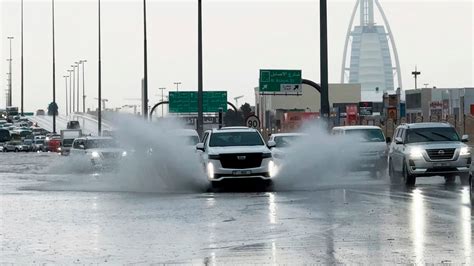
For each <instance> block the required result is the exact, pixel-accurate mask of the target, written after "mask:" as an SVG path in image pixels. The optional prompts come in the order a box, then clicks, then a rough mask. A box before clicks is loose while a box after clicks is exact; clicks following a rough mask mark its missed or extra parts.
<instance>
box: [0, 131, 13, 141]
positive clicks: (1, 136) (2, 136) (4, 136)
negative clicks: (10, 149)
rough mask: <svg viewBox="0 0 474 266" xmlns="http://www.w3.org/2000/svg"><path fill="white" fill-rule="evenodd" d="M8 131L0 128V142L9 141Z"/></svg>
mask: <svg viewBox="0 0 474 266" xmlns="http://www.w3.org/2000/svg"><path fill="white" fill-rule="evenodd" d="M10 139H11V136H10V131H9V130H8V129H4V128H0V143H5V142H7V141H10Z"/></svg>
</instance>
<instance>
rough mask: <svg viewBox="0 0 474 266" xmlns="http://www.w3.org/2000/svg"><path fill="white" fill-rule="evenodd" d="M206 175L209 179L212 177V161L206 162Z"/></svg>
mask: <svg viewBox="0 0 474 266" xmlns="http://www.w3.org/2000/svg"><path fill="white" fill-rule="evenodd" d="M207 176H208V177H209V178H210V179H212V178H214V165H213V164H212V163H208V164H207Z"/></svg>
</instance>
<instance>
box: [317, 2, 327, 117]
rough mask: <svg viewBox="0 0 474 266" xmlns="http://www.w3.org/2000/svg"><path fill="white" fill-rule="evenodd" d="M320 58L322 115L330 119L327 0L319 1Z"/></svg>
mask: <svg viewBox="0 0 474 266" xmlns="http://www.w3.org/2000/svg"><path fill="white" fill-rule="evenodd" d="M319 12H320V15H319V18H320V22H319V27H320V31H319V32H320V38H319V39H320V49H321V51H320V53H321V54H320V57H321V62H320V63H321V64H320V67H321V114H322V117H323V118H324V119H329V84H328V83H329V80H328V79H329V78H328V25H327V23H328V22H327V0H320V1H319Z"/></svg>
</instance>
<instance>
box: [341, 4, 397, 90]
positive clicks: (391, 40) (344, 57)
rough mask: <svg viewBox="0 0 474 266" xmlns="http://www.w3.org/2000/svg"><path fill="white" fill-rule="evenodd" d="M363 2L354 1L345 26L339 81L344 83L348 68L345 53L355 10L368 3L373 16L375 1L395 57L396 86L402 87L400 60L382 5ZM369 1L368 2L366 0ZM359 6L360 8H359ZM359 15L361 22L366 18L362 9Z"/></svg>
mask: <svg viewBox="0 0 474 266" xmlns="http://www.w3.org/2000/svg"><path fill="white" fill-rule="evenodd" d="M362 1H363V2H361V0H357V1H356V4H355V6H354V9H353V10H352V15H351V19H350V22H349V26H348V28H347V33H346V41H345V43H344V54H343V59H342V67H341V83H345V74H346V71H347V70H349V69H350V68H347V67H346V63H347V53H348V46H349V40H350V38H351V32H352V29H353V25H354V19H355V15H356V13H357V10H358V9H360V8H362V7H361V4H362V3H369V5H370V10H368V12H372V14H371V15H372V18H373V3H375V5H376V7H377V10H378V11H379V12H380V15H381V16H382V19H383V21H384V25H385V27H386V29H387V35H388V37H389V39H390V44H391V47H392V50H393V51H392V52H393V56H394V59H395V70H396V73H397V82H398V87H399V88H403V85H402V75H401V67H400V60H399V57H398V51H397V46H396V44H395V38H394V37H393V34H392V30H391V27H390V24H389V22H388V19H387V16H386V15H385V12H384V11H383V9H382V5H381V4H380V2H379V0H362ZM368 1H369V2H368ZM359 7H360V8H359ZM360 17H361V22H362V21H363V19H364V18H366V15H365V14H364V12H363V10H360Z"/></svg>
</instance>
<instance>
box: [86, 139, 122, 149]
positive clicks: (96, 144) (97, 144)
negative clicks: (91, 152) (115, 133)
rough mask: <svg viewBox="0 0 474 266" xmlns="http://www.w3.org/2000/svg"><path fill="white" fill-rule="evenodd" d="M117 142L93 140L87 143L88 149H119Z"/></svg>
mask: <svg viewBox="0 0 474 266" xmlns="http://www.w3.org/2000/svg"><path fill="white" fill-rule="evenodd" d="M117 147H118V145H117V142H116V141H115V140H113V139H91V140H87V142H86V149H97V148H117Z"/></svg>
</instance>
